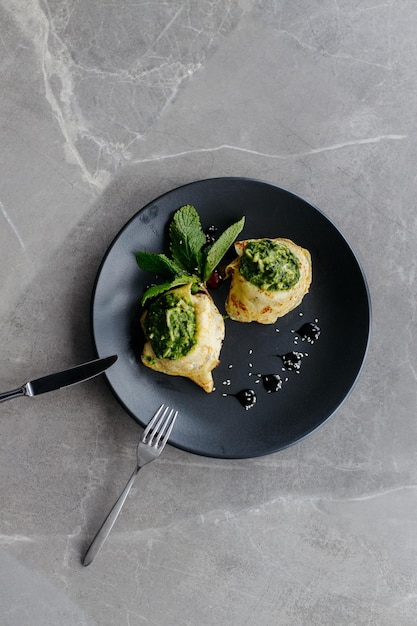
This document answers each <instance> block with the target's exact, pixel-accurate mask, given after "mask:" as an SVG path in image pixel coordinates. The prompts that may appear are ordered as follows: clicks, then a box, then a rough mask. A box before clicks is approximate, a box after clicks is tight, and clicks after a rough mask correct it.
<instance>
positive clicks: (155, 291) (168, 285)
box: [141, 274, 198, 306]
mask: <svg viewBox="0 0 417 626" xmlns="http://www.w3.org/2000/svg"><path fill="white" fill-rule="evenodd" d="M197 281H198V279H197V277H196V276H190V275H188V274H187V275H182V276H177V277H176V278H173V279H172V280H170V281H166V282H164V283H160V284H159V285H152V286H151V287H148V289H147V290H146V291H145V293H144V294H143V296H142V300H141V304H142V306H143V305H144V304H145V302H146V301H147V300H150V299H151V298H155V297H156V296H159V295H160V294H161V293H164V292H165V291H169V290H170V289H173V288H174V287H180V286H181V285H187V284H188V283H194V282H197Z"/></svg>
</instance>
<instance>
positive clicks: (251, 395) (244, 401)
mask: <svg viewBox="0 0 417 626" xmlns="http://www.w3.org/2000/svg"><path fill="white" fill-rule="evenodd" d="M234 396H235V397H236V398H237V399H238V400H239V402H240V404H241V405H242V406H244V407H245V409H251V408H252V407H253V406H255V404H256V393H255V392H254V391H253V389H242V391H239V392H238V393H235V394H234Z"/></svg>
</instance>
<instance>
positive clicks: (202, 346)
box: [141, 285, 224, 393]
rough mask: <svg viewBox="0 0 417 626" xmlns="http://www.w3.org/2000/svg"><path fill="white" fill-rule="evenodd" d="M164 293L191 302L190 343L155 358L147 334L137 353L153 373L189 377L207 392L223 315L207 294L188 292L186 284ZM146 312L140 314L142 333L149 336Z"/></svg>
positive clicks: (217, 358) (218, 344) (219, 345)
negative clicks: (186, 347) (192, 325)
mask: <svg viewBox="0 0 417 626" xmlns="http://www.w3.org/2000/svg"><path fill="white" fill-rule="evenodd" d="M168 293H171V294H174V295H176V296H178V297H179V298H185V299H186V301H187V302H191V304H192V307H193V308H194V313H195V321H196V333H195V338H194V345H192V347H191V348H190V350H189V351H188V352H187V354H185V355H184V356H179V357H178V358H165V357H161V356H159V357H158V356H157V355H156V354H155V350H154V347H153V346H152V339H150V338H149V337H148V341H147V342H146V343H145V345H144V347H143V351H142V355H141V360H142V363H143V364H144V365H146V367H149V368H150V369H153V370H155V371H157V372H162V373H164V374H169V375H170V376H183V377H184V378H189V379H190V380H192V381H193V382H195V383H196V384H197V385H199V386H200V387H201V388H202V389H204V391H205V392H207V393H211V392H212V391H213V387H214V381H213V375H212V370H213V369H214V368H215V367H217V365H218V364H219V363H220V361H219V356H220V350H221V347H222V342H223V339H224V320H223V317H222V315H221V314H220V312H219V310H218V309H217V307H216V305H215V304H214V302H213V300H212V299H211V297H210V296H209V295H208V294H206V293H197V294H192V293H191V287H190V285H184V286H182V287H177V288H176V289H172V290H171V291H170V292H168ZM156 304H157V302H156ZM150 311H151V309H149V310H146V311H145V312H144V313H143V315H142V317H141V324H142V328H143V329H144V332H145V336H146V335H147V333H148V335H149V324H147V321H146V317H147V316H148V315H150ZM148 321H149V320H148Z"/></svg>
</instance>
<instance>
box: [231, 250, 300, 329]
mask: <svg viewBox="0 0 417 626" xmlns="http://www.w3.org/2000/svg"><path fill="white" fill-rule="evenodd" d="M235 250H236V252H237V254H238V256H237V258H236V259H235V260H234V261H232V263H230V265H229V266H228V268H227V270H226V274H227V275H229V276H230V275H231V284H230V289H229V293H228V296H227V300H226V312H227V314H228V315H229V317H230V318H231V319H233V320H236V321H239V322H259V323H260V324H273V323H274V322H276V320H277V318H278V317H282V316H283V315H285V314H286V313H288V312H289V311H292V309H295V308H296V307H297V306H298V305H299V304H300V303H301V301H302V299H303V297H304V296H305V294H306V293H307V292H308V290H309V287H310V284H311V279H312V268H311V256H310V253H309V251H308V250H305V249H304V248H301V247H300V246H297V245H296V244H295V243H294V242H293V241H291V240H290V239H247V240H245V241H237V242H236V243H235Z"/></svg>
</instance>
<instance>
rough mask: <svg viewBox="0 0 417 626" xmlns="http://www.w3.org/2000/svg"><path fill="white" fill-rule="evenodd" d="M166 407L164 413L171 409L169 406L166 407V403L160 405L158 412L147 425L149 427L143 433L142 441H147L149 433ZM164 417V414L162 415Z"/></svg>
mask: <svg viewBox="0 0 417 626" xmlns="http://www.w3.org/2000/svg"><path fill="white" fill-rule="evenodd" d="M164 409H165V411H164V415H165V414H166V412H167V411H169V407H165V405H164V404H161V406H160V407H159V409H158V410H157V412H156V413H155V415H154V416H153V417H152V419H151V421H150V422H149V424H148V425H147V427H146V428H145V430H144V432H143V435H142V441H143V442H145V441H146V438H147V436H148V435H149V433H150V431H151V430H152V429H153V427H154V426H155V424H156V422H157V421H158V419H159V416H160V415H161V413H162V411H163V410H164ZM162 417H163V416H162Z"/></svg>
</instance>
